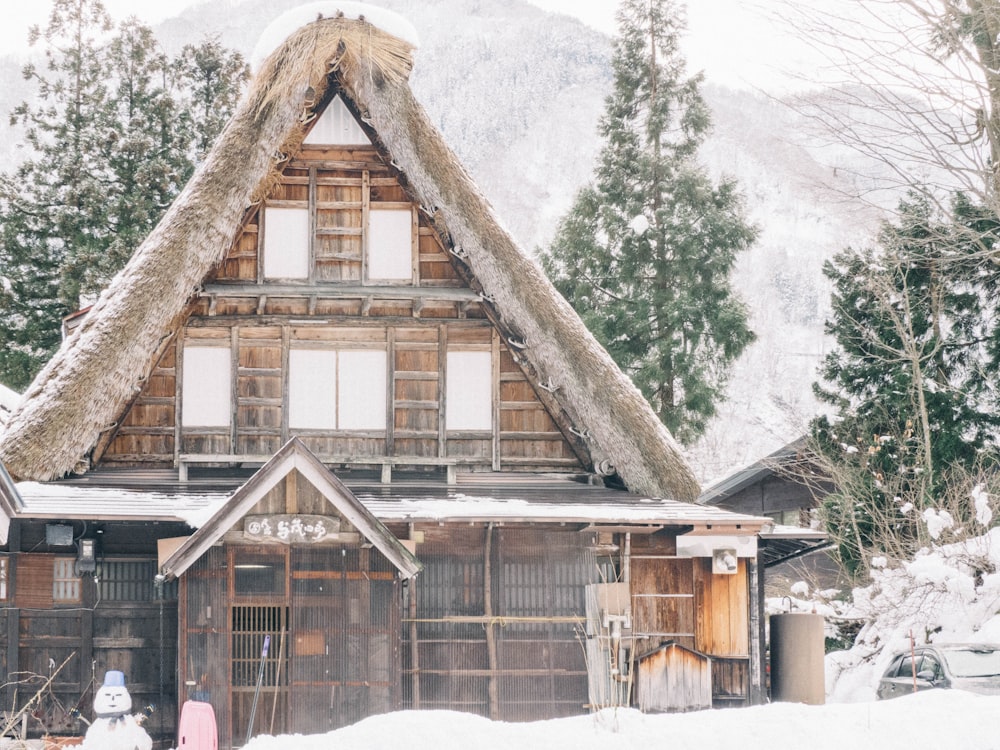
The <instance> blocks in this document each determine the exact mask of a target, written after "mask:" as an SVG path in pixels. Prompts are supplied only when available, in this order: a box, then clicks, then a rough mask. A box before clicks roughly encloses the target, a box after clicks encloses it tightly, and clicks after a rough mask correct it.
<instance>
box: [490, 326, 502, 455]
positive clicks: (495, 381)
mask: <svg viewBox="0 0 1000 750" xmlns="http://www.w3.org/2000/svg"><path fill="white" fill-rule="evenodd" d="M491 344H492V346H491V356H490V361H491V365H492V372H491V375H490V378H491V380H492V387H491V388H490V399H491V404H490V407H491V408H490V412H491V413H492V418H491V420H490V421H491V423H492V427H493V438H492V440H491V442H492V443H493V446H492V448H493V471H500V334H499V333H497V329H496V328H494V329H493V337H492V340H491Z"/></svg>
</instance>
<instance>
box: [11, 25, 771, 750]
mask: <svg viewBox="0 0 1000 750" xmlns="http://www.w3.org/2000/svg"><path fill="white" fill-rule="evenodd" d="M410 52H411V48H410V46H409V45H408V44H407V43H406V42H405V40H402V39H400V38H396V37H392V36H390V35H388V34H387V33H385V32H383V31H381V30H380V29H378V28H376V27H374V26H371V25H370V24H369V23H368V22H366V21H363V20H353V19H350V18H345V17H336V18H326V19H319V20H316V19H315V16H313V17H312V18H311V19H310V22H309V23H307V24H306V25H305V26H304V27H302V28H301V29H299V30H298V31H296V32H295V33H293V34H292V36H291V37H289V39H288V40H286V41H285V42H284V43H283V44H282V45H281V46H279V48H278V49H277V50H276V51H275V52H274V53H273V54H272V56H271V57H270V58H268V60H267V61H265V63H264V64H263V65H262V67H261V70H260V72H259V74H258V77H257V80H256V82H255V84H254V87H253V89H252V91H251V92H250V94H249V96H248V98H247V101H246V102H245V103H244V105H243V106H242V107H241V109H240V110H239V111H238V112H237V114H236V115H235V116H234V118H233V121H232V122H231V123H230V125H229V126H228V127H227V129H226V130H225V131H224V133H223V135H222V136H221V138H220V141H219V142H218V143H217V144H216V146H215V148H214V149H213V150H212V152H211V153H210V154H209V156H208V157H207V160H206V162H205V164H204V166H203V167H202V169H200V170H199V171H198V173H197V174H196V175H195V176H194V177H193V178H192V181H191V183H190V184H189V185H188V186H187V187H186V188H185V190H184V191H183V193H182V194H181V195H180V197H179V198H178V199H177V201H176V202H175V204H174V205H173V206H172V207H171V208H170V210H169V211H168V212H167V214H166V216H165V217H164V219H163V221H162V222H161V223H160V225H159V226H158V227H157V228H156V229H155V230H154V231H153V232H152V233H151V235H150V236H149V237H148V238H147V239H146V240H145V241H144V242H143V244H142V245H141V246H140V247H139V248H138V249H137V250H136V252H135V254H134V255H133V257H132V259H131V261H130V262H129V264H128V265H127V266H126V268H125V269H124V271H123V272H122V273H121V274H120V275H119V276H118V277H116V279H115V280H114V281H113V283H112V284H111V285H110V286H109V288H108V289H107V290H106V291H105V292H104V294H102V296H101V298H100V299H99V300H98V301H97V303H96V304H95V305H94V306H93V308H92V309H91V310H90V311H89V312H88V313H87V314H86V316H84V317H82V318H81V319H79V320H78V321H77V323H78V325H76V327H75V328H74V330H73V332H72V333H71V334H70V335H69V336H68V337H67V339H66V341H65V342H64V344H63V347H62V348H61V349H60V351H59V352H58V353H57V354H56V356H55V357H54V358H53V360H52V361H51V362H50V363H49V364H48V365H47V366H46V368H45V369H44V370H43V371H42V372H41V373H40V374H39V375H38V377H37V378H36V380H35V382H34V383H33V384H32V385H31V386H30V387H29V389H28V390H27V392H26V393H25V395H24V397H23V400H22V401H21V403H20V404H19V406H18V407H17V409H16V410H15V411H14V412H13V413H12V414H11V416H10V420H9V422H8V424H7V426H6V429H5V430H4V431H3V432H2V433H0V460H2V461H3V462H4V463H5V464H6V466H7V468H8V469H9V471H10V473H11V475H12V476H13V477H14V478H15V479H17V480H18V481H19V483H18V484H17V491H18V493H19V496H20V499H19V500H18V501H17V502H7V503H6V504H4V505H3V507H2V510H3V511H4V513H5V514H6V515H8V516H10V517H11V522H10V534H9V536H8V538H7V540H6V546H5V547H4V550H3V551H4V553H5V554H3V555H0V577H2V579H3V580H4V581H6V582H7V586H6V588H4V589H0V595H2V597H3V598H4V599H5V601H4V603H5V605H7V606H6V607H5V608H4V609H3V610H2V618H0V619H2V621H0V659H2V660H3V661H2V664H0V667H2V668H3V670H4V671H5V673H6V674H8V675H15V674H31V675H38V676H41V677H43V678H44V677H45V676H46V675H47V673H48V670H49V664H50V663H52V662H54V663H56V664H60V663H62V661H63V660H65V659H66V658H67V657H70V658H69V661H68V662H67V666H66V667H65V668H64V670H63V671H62V672H60V674H59V675H57V676H56V678H55V679H54V680H53V681H52V683H51V686H50V689H49V695H50V698H51V700H50V701H49V703H50V705H51V707H52V719H51V721H50V723H52V724H55V723H61V724H72V723H73V722H72V719H71V718H70V716H69V714H67V713H66V712H65V711H64V712H63V714H62V715H57V714H58V707H59V706H61V707H63V708H64V709H65V708H66V707H71V706H81V707H82V708H83V709H84V713H86V707H87V705H88V702H89V700H90V698H89V696H90V695H91V694H92V693H91V691H92V689H93V686H94V680H95V677H96V678H97V679H99V677H100V675H101V674H103V671H104V670H106V669H119V670H121V671H123V672H125V673H126V675H127V678H128V680H129V686H130V690H131V692H132V694H133V698H134V699H135V700H136V701H137V702H139V701H151V702H155V703H157V705H158V706H159V707H160V710H158V711H157V713H156V714H155V715H154V720H153V723H152V725H151V731H152V732H153V733H154V734H155V735H156V736H157V738H158V739H159V740H160V741H161V742H162V744H163V745H164V746H169V743H170V742H171V737H172V732H173V730H174V728H175V726H176V717H177V714H178V711H179V708H180V705H181V704H182V703H183V702H184V701H185V700H188V699H195V698H196V699H199V700H207V701H209V702H211V703H212V705H213V707H214V709H215V711H216V714H217V716H218V717H219V726H220V734H221V742H220V747H226V748H229V747H234V746H238V745H239V743H240V741H241V739H242V738H243V737H245V736H246V734H247V732H248V731H249V732H250V733H253V734H256V733H260V732H269V733H270V732H283V731H293V732H319V731H325V730H328V729H332V728H335V727H338V726H342V725H344V724H347V723H350V722H353V721H356V720H358V719H360V718H363V717H365V716H368V715H371V714H373V713H379V712H383V711H387V710H394V709H399V708H414V709H422V708H441V709H454V710H465V711H472V712H475V713H479V714H482V715H484V716H489V717H493V718H497V719H507V720H526V719H542V718H550V717H554V716H565V715H572V714H577V713H581V712H584V711H587V710H589V709H590V708H591V707H594V701H593V700H592V697H591V693H590V690H589V684H588V677H589V673H590V671H591V669H592V668H593V666H592V665H591V664H588V661H587V659H586V658H585V656H584V655H585V653H587V648H586V644H583V643H581V641H594V643H595V644H596V645H595V648H596V649H597V650H598V652H600V653H604V652H606V651H607V650H608V649H610V648H611V644H612V643H613V644H614V648H615V650H616V652H615V653H616V656H615V658H616V659H618V658H620V659H621V660H622V665H623V667H625V670H624V672H623V674H631V673H632V670H631V667H628V666H627V665H629V664H631V663H633V662H634V659H635V655H636V654H638V653H641V652H646V651H650V650H652V649H654V648H655V647H657V646H658V645H659V644H661V643H663V642H665V641H668V640H669V641H674V642H676V643H679V644H682V645H683V646H684V647H685V648H688V649H695V650H697V651H699V652H703V653H705V654H709V655H711V656H712V662H711V669H712V685H713V689H714V690H715V691H716V695H715V697H716V698H719V697H720V696H723V695H724V696H736V697H738V700H739V701H742V702H744V703H751V702H754V701H757V700H760V698H761V694H762V679H761V676H762V663H763V661H762V653H761V649H760V647H759V644H760V642H761V641H760V618H759V599H758V592H759V586H758V584H759V571H758V568H757V558H756V544H755V543H751V542H753V540H755V539H756V535H757V533H758V531H759V530H760V529H761V527H762V525H763V524H764V523H765V521H766V519H764V518H761V517H758V516H754V515H745V514H736V513H731V512H727V511H724V510H720V509H718V508H712V507H702V506H698V505H695V504H694V503H693V502H692V501H693V500H694V498H695V497H696V496H697V493H698V487H697V483H696V482H695V480H694V478H693V475H692V473H691V471H690V470H689V468H688V467H687V466H686V465H685V463H684V461H683V459H682V458H681V454H680V451H679V449H678V447H677V446H676V444H675V443H674V441H673V438H672V437H671V436H670V434H669V432H668V431H667V430H666V428H665V427H664V426H663V425H662V424H661V423H660V421H659V420H658V419H657V418H656V415H655V414H654V413H653V411H652V409H651V408H650V407H649V405H648V404H647V403H646V402H645V401H644V400H643V398H642V397H641V395H640V394H639V391H638V390H637V389H636V388H635V387H634V386H633V385H632V383H631V382H630V381H629V380H628V378H627V377H626V376H625V375H624V374H623V373H622V372H621V371H620V370H619V369H618V368H617V367H616V366H615V364H614V362H613V361H612V360H611V359H610V357H609V356H608V355H607V353H606V352H605V351H604V350H603V349H602V348H601V347H600V346H599V345H598V344H597V342H596V341H595V340H594V338H593V336H591V334H590V333H589V332H588V331H587V329H586V327H585V326H584V325H583V323H582V321H581V320H580V319H579V317H578V316H577V315H576V314H575V313H574V312H573V310H572V309H571V308H570V307H569V305H568V304H567V303H566V302H565V300H563V299H562V298H561V297H560V296H559V295H558V293H557V292H556V291H555V289H554V288H553V287H552V285H551V284H550V283H549V282H548V281H547V280H546V279H545V278H544V276H543V275H542V273H541V271H540V270H539V268H538V266H537V265H536V264H535V263H534V262H533V261H532V260H531V259H530V258H529V257H528V256H527V255H526V254H525V253H523V252H522V251H521V249H520V248H518V247H517V246H516V245H515V243H514V242H513V240H511V238H510V237H509V235H507V234H506V232H505V231H504V230H503V228H502V227H501V225H500V224H499V222H498V221H497V219H496V217H495V216H494V215H493V211H492V208H491V207H490V206H489V204H488V202H487V201H486V200H485V198H484V197H483V196H482V194H481V193H480V192H479V191H478V190H477V189H476V187H475V185H474V184H473V183H472V182H471V180H470V178H469V176H468V174H467V173H466V172H465V171H464V170H463V169H462V167H461V165H460V164H459V163H458V162H457V160H456V159H455V157H454V155H453V154H452V153H451V151H450V150H449V149H448V147H447V146H446V145H445V143H444V141H443V139H442V138H441V136H440V134H438V133H437V131H436V130H435V129H434V127H433V125H432V124H431V123H430V122H429V121H428V120H427V117H426V115H425V114H424V112H423V110H422V109H421V108H420V106H419V104H417V102H416V101H415V100H414V98H413V95H412V92H411V91H410V89H409V86H408V83H407V75H408V73H409V68H410V64H411V57H410ZM470 106H474V104H472V103H470ZM623 487H627V489H623ZM692 539H696V540H697V542H698V543H697V544H695V543H692V542H691V541H690V540H692ZM748 540H749V541H748ZM729 550H731V551H733V555H732V564H731V566H729V567H728V568H727V569H726V570H724V571H717V570H715V569H714V568H713V563H712V556H713V554H715V553H716V552H719V551H729ZM609 582H610V583H616V584H619V585H620V587H621V589H622V590H623V591H624V592H625V594H624V596H625V598H626V599H627V600H628V610H629V613H630V614H629V617H630V622H629V624H628V627H627V628H625V629H624V630H619V631H615V632H617V635H616V634H615V632H612V630H613V629H614V627H615V626H614V623H613V618H611V617H610V614H609V613H608V612H602V608H601V607H600V606H598V607H597V609H596V611H595V612H594V613H588V609H587V591H588V587H591V586H594V585H600V584H604V583H609ZM605 602H607V600H605ZM588 614H591V615H592V619H594V620H595V622H596V623H597V624H596V625H594V626H591V625H588ZM609 628H610V629H609ZM266 638H270V643H271V644H273V645H272V647H271V649H270V650H269V652H268V654H267V656H266V657H265V658H263V659H262V644H263V642H264V640H265V639H266ZM262 661H263V666H264V669H263V671H262V672H261V671H260V663H261V662H262ZM255 670H256V671H255ZM257 674H262V675H263V679H262V684H261V701H262V703H261V705H263V706H264V707H265V708H264V710H258V712H257V713H256V716H255V723H254V724H253V726H249V723H250V711H249V706H250V701H251V700H252V693H253V689H252V688H255V685H254V684H253V683H254V682H255V679H256V675H257ZM629 679H631V678H629ZM23 687H24V686H23V685H18V684H17V681H16V680H15V681H13V682H10V683H9V684H8V687H7V688H6V691H5V693H4V695H3V696H2V699H3V701H4V704H5V705H12V704H13V703H15V702H16V701H15V692H16V691H17V690H18V689H19V688H23ZM18 694H19V695H23V690H22V692H20V693H18ZM620 700H621V702H624V704H628V703H629V702H630V701H631V700H632V693H631V690H626V691H624V692H623V693H621V699H620ZM57 720H58V722H57ZM68 728H72V727H68ZM33 731H36V732H37V731H39V727H37V726H36V727H34V728H33Z"/></svg>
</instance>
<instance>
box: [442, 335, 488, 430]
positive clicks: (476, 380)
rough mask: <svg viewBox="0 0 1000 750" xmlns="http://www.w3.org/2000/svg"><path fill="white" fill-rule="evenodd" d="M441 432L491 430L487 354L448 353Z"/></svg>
mask: <svg viewBox="0 0 1000 750" xmlns="http://www.w3.org/2000/svg"><path fill="white" fill-rule="evenodd" d="M446 366H447V368H448V371H447V388H446V393H445V399H446V401H445V429H448V430H489V429H492V427H493V358H492V356H491V355H490V353H489V352H468V351H449V352H448V359H447V361H446Z"/></svg>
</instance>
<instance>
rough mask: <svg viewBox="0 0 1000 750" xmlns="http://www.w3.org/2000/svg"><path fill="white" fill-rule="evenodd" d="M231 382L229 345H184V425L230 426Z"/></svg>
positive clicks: (182, 413)
mask: <svg viewBox="0 0 1000 750" xmlns="http://www.w3.org/2000/svg"><path fill="white" fill-rule="evenodd" d="M232 385H233V381H232V354H231V353H230V350H229V349H228V348H222V347H218V346H185V347H184V377H183V380H182V385H181V388H182V404H183V406H182V407H181V424H183V425H184V426H185V427H228V426H229V421H230V416H231V414H232Z"/></svg>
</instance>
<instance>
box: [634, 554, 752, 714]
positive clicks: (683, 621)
mask: <svg viewBox="0 0 1000 750" xmlns="http://www.w3.org/2000/svg"><path fill="white" fill-rule="evenodd" d="M631 588H632V608H633V609H632V611H633V618H634V626H633V627H634V630H633V632H634V634H635V635H636V637H637V638H639V639H640V640H639V643H638V644H637V646H636V648H637V650H638V651H640V652H643V651H651V650H652V649H653V648H655V646H656V645H658V644H660V643H665V642H667V641H674V642H676V643H679V644H680V645H682V646H685V647H687V648H691V649H694V650H696V651H698V652H700V653H703V654H707V655H709V656H711V657H712V689H713V695H714V697H715V700H716V702H717V703H720V704H721V703H725V704H727V705H728V704H734V703H735V704H740V703H746V702H747V701H748V700H749V695H750V683H749V679H750V678H749V659H750V642H749V620H748V617H749V588H748V577H747V564H746V560H744V559H741V560H740V561H739V569H738V570H737V573H736V574H735V575H714V574H713V573H712V561H711V559H710V558H690V557H677V556H676V555H675V547H674V544H673V542H672V540H668V539H660V537H659V536H658V535H654V536H648V537H633V542H632V558H631Z"/></svg>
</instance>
